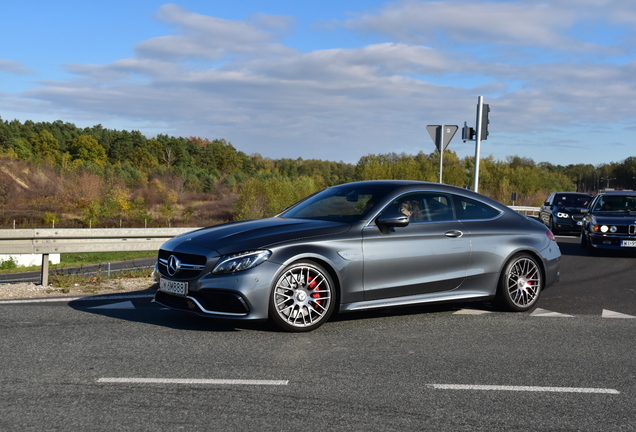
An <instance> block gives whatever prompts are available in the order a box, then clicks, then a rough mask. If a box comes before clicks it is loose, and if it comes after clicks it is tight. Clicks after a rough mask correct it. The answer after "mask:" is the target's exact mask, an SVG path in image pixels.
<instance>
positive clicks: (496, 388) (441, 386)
mask: <svg viewBox="0 0 636 432" xmlns="http://www.w3.org/2000/svg"><path fill="white" fill-rule="evenodd" d="M428 386H429V387H432V388H434V389H438V390H487V391H517V392H555V393H601V394H620V392H619V391H618V390H615V389H606V388H585V387H539V386H502V385H469V384H428Z"/></svg>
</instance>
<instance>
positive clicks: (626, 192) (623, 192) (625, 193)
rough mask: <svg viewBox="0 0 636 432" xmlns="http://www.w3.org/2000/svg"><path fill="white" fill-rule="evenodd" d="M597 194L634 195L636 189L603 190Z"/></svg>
mask: <svg viewBox="0 0 636 432" xmlns="http://www.w3.org/2000/svg"><path fill="white" fill-rule="evenodd" d="M598 195H599V196H633V195H636V191H633V190H619V191H605V192H601V193H599V194H598Z"/></svg>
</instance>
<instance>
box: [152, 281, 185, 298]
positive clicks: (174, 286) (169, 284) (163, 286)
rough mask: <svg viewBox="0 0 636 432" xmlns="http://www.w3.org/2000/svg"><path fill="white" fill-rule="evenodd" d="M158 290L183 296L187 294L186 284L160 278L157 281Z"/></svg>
mask: <svg viewBox="0 0 636 432" xmlns="http://www.w3.org/2000/svg"><path fill="white" fill-rule="evenodd" d="M159 290H161V291H164V292H167V293H170V294H177V295H181V296H185V295H187V294H188V283H187V282H179V281H173V280H169V279H164V278H161V279H160V280H159Z"/></svg>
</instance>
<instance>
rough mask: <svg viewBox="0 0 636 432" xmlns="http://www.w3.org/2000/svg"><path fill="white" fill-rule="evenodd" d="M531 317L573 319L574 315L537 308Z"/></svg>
mask: <svg viewBox="0 0 636 432" xmlns="http://www.w3.org/2000/svg"><path fill="white" fill-rule="evenodd" d="M530 316H534V317H537V316H538V317H561V318H572V317H573V316H572V315H567V314H562V313H559V312H552V311H549V310H547V309H541V308H536V309H535V310H534V312H532V313H531V314H530Z"/></svg>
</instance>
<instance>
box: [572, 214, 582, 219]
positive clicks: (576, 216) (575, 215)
mask: <svg viewBox="0 0 636 432" xmlns="http://www.w3.org/2000/svg"><path fill="white" fill-rule="evenodd" d="M572 220H575V221H582V220H583V215H582V214H573V215H572Z"/></svg>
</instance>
